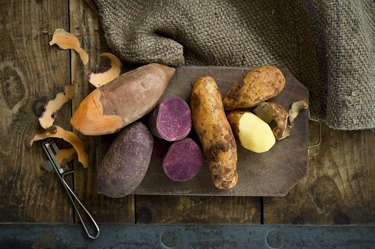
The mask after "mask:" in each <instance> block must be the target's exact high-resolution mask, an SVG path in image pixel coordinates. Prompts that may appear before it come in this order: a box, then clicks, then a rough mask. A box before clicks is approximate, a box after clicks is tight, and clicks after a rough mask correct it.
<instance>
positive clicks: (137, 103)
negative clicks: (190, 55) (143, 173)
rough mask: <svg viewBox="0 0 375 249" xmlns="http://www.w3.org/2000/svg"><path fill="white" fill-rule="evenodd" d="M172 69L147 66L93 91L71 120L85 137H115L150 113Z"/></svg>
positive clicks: (127, 73) (167, 81) (159, 65)
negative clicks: (105, 135) (107, 135)
mask: <svg viewBox="0 0 375 249" xmlns="http://www.w3.org/2000/svg"><path fill="white" fill-rule="evenodd" d="M174 73H175V69H174V68H171V67H168V66H164V65H161V64H156V63H153V64H148V65H145V66H142V67H139V68H137V69H135V70H132V71H129V72H126V73H124V74H122V75H120V77H118V78H117V79H115V80H113V81H111V82H109V83H108V84H106V85H104V86H102V87H99V88H97V89H95V90H94V91H92V92H91V93H90V94H89V95H88V96H87V97H86V98H85V99H84V100H83V101H82V102H81V103H80V105H79V107H78V108H77V110H76V111H75V113H74V114H73V117H72V119H71V121H70V122H71V124H72V126H73V127H74V128H75V129H77V130H78V131H79V132H81V133H82V134H84V135H104V134H110V133H115V132H117V131H119V130H120V129H121V128H123V127H125V126H126V125H128V124H130V123H132V122H134V121H136V120H138V119H139V118H141V117H143V116H144V115H146V114H147V113H148V112H150V111H151V110H152V109H153V108H154V107H155V106H156V104H157V102H158V101H159V99H160V98H161V96H162V95H163V94H164V92H165V90H166V88H167V86H168V83H169V81H170V79H171V78H172V77H173V75H174Z"/></svg>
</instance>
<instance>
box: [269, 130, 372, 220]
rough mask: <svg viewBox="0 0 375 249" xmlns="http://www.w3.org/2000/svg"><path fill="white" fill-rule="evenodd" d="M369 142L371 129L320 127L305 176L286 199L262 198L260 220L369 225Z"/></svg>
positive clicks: (370, 150) (370, 179)
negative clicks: (318, 142) (316, 147)
mask: <svg viewBox="0 0 375 249" xmlns="http://www.w3.org/2000/svg"><path fill="white" fill-rule="evenodd" d="M314 130H315V134H314V135H315V137H316V136H318V135H317V131H316V129H314ZM315 140H316V139H315ZM374 145H375V133H374V131H371V130H363V131H350V132H349V131H335V130H332V129H330V128H328V127H327V126H325V125H322V141H321V145H320V148H319V150H320V151H319V155H317V156H315V157H314V158H312V159H311V160H310V163H309V170H308V176H307V177H305V178H304V179H303V180H302V181H301V182H300V183H299V184H297V186H296V187H295V188H294V189H293V190H292V191H291V192H290V193H289V194H288V195H287V196H286V197H285V198H265V199H264V222H265V223H285V224H288V223H313V224H347V223H356V224H358V223H374V222H375V202H374V200H375V170H374V165H375V153H374V149H375V147H374Z"/></svg>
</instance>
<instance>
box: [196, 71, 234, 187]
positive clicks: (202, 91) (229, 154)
mask: <svg viewBox="0 0 375 249" xmlns="http://www.w3.org/2000/svg"><path fill="white" fill-rule="evenodd" d="M190 107H191V116H192V121H193V127H194V129H195V131H196V133H197V134H198V136H199V139H200V142H201V144H202V147H203V153H204V156H205V158H206V160H207V161H208V165H209V168H210V171H211V175H212V178H213V181H214V184H215V186H216V187H217V188H219V189H230V188H233V187H234V186H235V185H236V184H237V180H238V174H237V145H236V141H235V138H234V136H233V132H232V130H231V127H230V125H229V122H228V120H227V118H226V116H225V113H224V108H223V103H222V100H221V93H220V91H219V88H218V86H217V84H216V82H215V80H214V79H213V78H211V77H209V76H204V77H200V78H199V79H198V80H197V81H196V82H195V83H194V85H193V88H192V92H191V98H190Z"/></svg>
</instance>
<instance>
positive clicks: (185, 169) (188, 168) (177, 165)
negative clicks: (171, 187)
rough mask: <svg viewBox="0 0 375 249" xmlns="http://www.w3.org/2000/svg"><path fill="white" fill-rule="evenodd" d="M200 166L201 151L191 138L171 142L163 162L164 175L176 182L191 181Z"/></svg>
mask: <svg viewBox="0 0 375 249" xmlns="http://www.w3.org/2000/svg"><path fill="white" fill-rule="evenodd" d="M202 165H203V153H202V150H201V148H200V147H199V146H198V144H197V143H196V142H194V140H192V139H191V138H185V139H182V140H179V141H175V142H173V143H172V144H171V146H170V147H169V149H168V153H167V154H166V155H165V157H164V160H163V169H164V172H165V174H166V175H167V176H168V177H169V178H170V179H172V180H173V181H176V182H186V181H188V180H190V179H192V178H193V177H194V176H195V175H196V174H197V173H198V172H199V170H200V169H201V168H202Z"/></svg>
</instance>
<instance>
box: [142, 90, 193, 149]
mask: <svg viewBox="0 0 375 249" xmlns="http://www.w3.org/2000/svg"><path fill="white" fill-rule="evenodd" d="M148 121H149V122H148V124H149V128H150V130H151V132H152V134H154V135H155V136H156V137H158V138H162V139H164V140H167V141H170V142H172V141H176V140H181V139H183V138H185V137H186V136H187V135H188V134H189V132H190V130H191V111H190V107H189V105H188V104H187V103H186V102H185V100H183V99H181V98H180V97H177V96H173V97H168V98H165V99H164V100H163V101H162V102H161V103H160V104H159V105H157V107H156V108H155V109H154V110H153V112H152V113H151V115H150V116H149V120H148Z"/></svg>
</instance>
